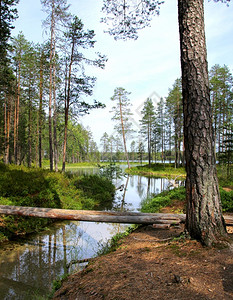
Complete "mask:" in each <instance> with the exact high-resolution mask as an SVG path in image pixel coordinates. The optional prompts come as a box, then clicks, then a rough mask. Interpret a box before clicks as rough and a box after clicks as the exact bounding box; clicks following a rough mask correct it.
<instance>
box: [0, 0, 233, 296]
mask: <svg viewBox="0 0 233 300" xmlns="http://www.w3.org/2000/svg"><path fill="white" fill-rule="evenodd" d="M214 2H222V3H220V4H221V5H224V4H227V6H229V2H230V0H214ZM18 4H19V0H3V1H0V204H1V205H0V206H1V208H0V209H1V216H0V242H1V243H2V244H1V247H0V256H1V257H3V259H2V261H1V262H0V268H1V271H2V270H4V271H2V274H1V281H0V290H1V293H3V295H7V296H8V295H16V296H19V295H23V296H24V297H26V298H25V299H27V296H29V295H30V297H31V298H33V299H42V298H43V299H47V298H48V297H50V298H51V297H54V299H56V297H57V299H60V296H62V297H63V296H64V299H71V298H72V299H75V298H77V297H79V296H80V297H81V298H82V299H89V298H90V299H92V298H93V299H113V298H114V299H115V298H116V299H126V298H127V299H145V297H147V298H148V299H154V296H156V297H157V294H155V292H156V293H157V292H158V295H159V297H160V299H171V298H172V297H174V295H176V296H177V297H178V298H179V299H188V298H190V299H202V298H203V299H207V298H208V299H210V298H211V299H212V298H213V299H228V298H227V297H228V296H232V291H233V289H232V287H233V282H232V265H233V264H232V215H231V213H232V209H233V207H232V203H233V202H232V199H233V198H232V197H233V191H232V189H233V182H232V173H233V172H232V170H233V75H232V70H231V67H229V66H228V65H227V64H218V62H217V61H216V63H215V64H214V65H213V66H210V67H208V64H207V47H206V38H205V26H204V1H203V0H190V1H189V0H184V1H183V0H182V1H180V0H178V27H179V28H178V30H179V44H180V62H181V63H180V64H181V77H180V78H176V79H175V80H174V83H173V85H171V86H169V87H167V88H168V92H167V95H166V96H164V97H159V99H157V100H156V101H155V100H154V99H153V98H152V97H151V98H150V97H148V98H147V99H144V101H143V100H142V102H141V103H142V105H141V106H140V118H139V120H138V123H137V124H136V122H135V119H134V117H135V116H134V113H133V110H132V107H133V103H134V102H136V100H135V98H134V97H133V96H131V93H132V92H133V91H132V90H128V87H127V90H126V87H124V86H122V85H118V84H116V86H115V89H114V91H113V92H112V96H111V97H109V103H111V104H112V108H111V110H110V111H109V109H107V107H106V104H105V103H102V102H101V97H99V100H93V99H94V98H93V97H92V96H93V95H94V94H95V88H96V83H97V82H98V76H92V75H90V74H91V71H92V70H94V69H97V70H101V69H104V68H106V66H107V64H108V59H109V57H107V55H106V54H104V53H100V52H96V51H95V50H96V43H98V39H97V38H96V33H95V31H94V30H93V29H95V28H90V29H86V28H87V27H88V24H84V23H83V21H82V20H81V19H80V18H79V16H76V15H73V14H72V13H71V9H70V5H69V4H68V1H66V0H40V4H41V8H42V10H43V13H44V15H45V18H44V20H43V21H42V30H43V31H44V33H45V35H46V37H47V38H46V39H45V41H44V42H43V43H35V42H33V41H30V40H28V39H27V38H26V35H25V34H24V32H23V31H21V32H19V33H18V34H17V35H15V36H14V35H13V34H12V31H13V29H14V21H15V20H16V19H17V18H18V13H17V5H18ZM215 4H216V3H215ZM162 5H163V1H153V0H151V1H147V0H142V1H134V0H132V1H120V0H119V1H118V0H111V1H109V0H102V12H103V13H104V14H105V17H104V18H102V20H101V22H103V23H105V24H106V25H107V26H109V28H108V31H106V33H108V34H109V35H110V36H112V37H113V38H114V39H115V41H116V42H117V41H118V40H120V39H123V40H124V41H127V40H129V39H132V40H136V39H137V38H138V37H139V36H138V30H140V29H144V28H146V27H148V26H149V25H150V22H151V20H152V16H154V15H159V14H160V7H161V6H162ZM86 26H87V27H86ZM102 43H103V41H102ZM103 49H106V48H103ZM123 52H124V51H122V53H123ZM115 63H117V64H118V63H120V62H115ZM150 64H151V62H150ZM135 65H136V62H135ZM151 65H152V64H151ZM152 67H153V68H155V67H156V66H155V65H154V66H152ZM152 67H151V68H152ZM131 72H132V75H133V72H134V70H132V71H131ZM138 72H139V71H138ZM93 73H94V71H93ZM94 74H95V73H94ZM97 74H98V73H97ZM138 76H139V77H140V78H141V73H140V72H139V75H138ZM177 77H178V76H177ZM174 78H175V77H174ZM142 85H143V83H142ZM155 89H156V88H155ZM90 99H91V100H90ZM93 110H94V111H95V110H103V112H104V113H105V115H108V114H109V115H111V121H112V124H111V126H110V125H109V124H105V128H106V130H105V131H104V132H101V138H100V140H99V141H97V140H96V136H94V134H93V133H92V131H91V129H90V127H88V126H84V125H82V122H81V120H82V116H85V115H87V114H89V113H90V112H91V111H93ZM93 118H94V117H93ZM135 124H136V125H137V126H135ZM108 125H109V126H108ZM112 125H113V126H112ZM96 127H98V123H96ZM110 128H113V131H111V132H110ZM126 163H127V166H126ZM134 163H135V165H136V166H134ZM77 166H88V167H90V168H83V169H81V168H79V169H78V168H77V169H75V168H76V167H77ZM86 169H88V170H86ZM13 206H14V208H15V209H16V211H17V212H16V216H15V215H13V213H12V212H13ZM25 207H27V209H28V207H29V208H30V209H31V210H34V211H36V210H37V211H40V210H44V209H45V210H46V211H48V212H51V211H52V210H53V208H54V209H58V210H59V211H60V212H61V210H60V209H63V210H66V209H69V210H72V209H75V210H79V211H80V210H87V212H86V213H87V215H88V214H91V212H90V210H95V211H92V213H93V215H98V214H100V212H99V210H102V211H105V212H106V211H108V212H107V213H109V214H110V215H111V214H112V215H113V214H114V213H116V214H117V213H118V212H120V213H121V214H123V215H124V216H126V218H127V216H130V214H131V215H134V214H135V216H136V214H137V213H140V214H141V215H142V214H143V213H145V214H146V218H147V217H148V218H149V217H151V216H152V215H151V214H150V213H153V214H154V213H157V215H158V218H157V221H153V222H155V224H154V223H153V224H152V225H151V223H148V221H147V222H145V223H146V225H145V226H144V225H142V224H140V225H139V227H137V226H136V227H131V228H129V229H128V231H127V230H126V227H124V226H122V225H123V224H122V223H120V221H118V223H119V224H118V223H117V224H111V226H110V224H109V223H107V221H102V220H101V221H100V222H99V221H98V220H99V219H96V220H97V221H96V222H93V221H92V222H90V223H88V222H83V219H79V221H78V222H76V221H74V217H72V216H73V212H72V213H70V216H71V217H70V218H69V217H67V215H66V216H65V217H66V221H65V222H61V223H60V222H58V220H56V215H55V221H54V222H53V221H51V220H50V219H49V218H50V217H49V218H48V217H47V216H44V215H37V217H35V215H34V216H32V215H27V214H22V213H21V212H22V211H24V210H27V209H25ZM4 209H7V211H6V210H4ZM96 210H97V211H96ZM113 212H114V213H113ZM178 214H179V220H178V221H177V218H178ZM165 215H166V217H167V218H168V219H169V215H172V217H171V219H169V221H168V220H167V219H166V217H165ZM38 216H40V217H38ZM181 216H182V217H181ZM41 217H42V218H41ZM53 217H54V216H53ZM180 217H181V218H180ZM72 218H73V219H72ZM93 218H94V217H93ZM93 220H95V219H93ZM174 220H176V221H174ZM226 220H227V221H226ZM137 221H138V220H137ZM121 222H122V221H121ZM167 222H169V224H168V223H167ZM87 223H88V224H87ZM99 223H101V224H99ZM124 223H127V221H125V222H124ZM137 223H138V222H137ZM89 224H90V225H89ZM89 226H90V227H89ZM125 230H126V231H125ZM105 235H106V239H107V242H106V243H105ZM110 238H112V239H110ZM4 243H5V244H4ZM9 245H11V247H9ZM103 254H105V255H103ZM28 257H29V259H27V258H28ZM92 260H93V261H92ZM83 262H85V263H86V262H87V265H86V266H84V269H83V271H81V272H77V270H81V269H78V268H79V265H80V263H83ZM73 265H75V268H74V269H73V271H74V273H73V275H72V276H70V277H69V275H70V274H71V273H72V272H71V269H72V267H73ZM77 265H78V268H76V267H77ZM33 266H35V267H36V269H35V270H36V271H35V270H34V269H33V268H32V267H33ZM38 266H39V268H38ZM48 266H49V268H48ZM15 270H16V271H15ZM112 270H114V272H113V271H112ZM46 272H47V273H46ZM44 274H45V275H44ZM58 274H60V275H61V276H62V279H57V280H56V281H55V283H54V288H53V290H51V292H52V296H51V295H50V296H48V291H49V290H50V287H51V284H52V281H53V280H54V279H56V278H57V275H58ZM203 274H204V275H203ZM48 278H49V279H48ZM64 278H66V280H63V279H64ZM122 279H123V280H122ZM110 281H111V282H110ZM135 283H137V285H135ZM55 290H58V291H57V292H56V293H55V294H54V292H55ZM4 293H5V294H4ZM37 293H38V294H37ZM190 295H191V296H190ZM38 297H39V298H38ZM40 297H42V298H40ZM44 297H46V298H44ZM224 297H225V298H224Z"/></svg>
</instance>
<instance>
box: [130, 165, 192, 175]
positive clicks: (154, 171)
mask: <svg viewBox="0 0 233 300" xmlns="http://www.w3.org/2000/svg"><path fill="white" fill-rule="evenodd" d="M126 172H127V173H128V174H131V175H145V176H154V177H174V176H179V178H185V177H186V173H185V169H184V168H182V167H181V168H174V164H162V163H156V164H151V166H149V165H144V166H136V167H132V168H131V169H127V170H126Z"/></svg>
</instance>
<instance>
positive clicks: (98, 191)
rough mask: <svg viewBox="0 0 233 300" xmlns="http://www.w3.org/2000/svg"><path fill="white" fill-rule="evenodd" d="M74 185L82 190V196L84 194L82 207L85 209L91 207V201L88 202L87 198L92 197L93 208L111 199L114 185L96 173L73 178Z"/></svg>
mask: <svg viewBox="0 0 233 300" xmlns="http://www.w3.org/2000/svg"><path fill="white" fill-rule="evenodd" d="M74 185H75V186H76V187H77V189H81V190H82V191H83V196H85V201H84V202H83V207H84V208H85V209H91V208H93V201H92V202H90V200H89V201H88V199H93V200H94V208H97V207H98V206H100V205H104V204H106V202H109V201H111V200H113V196H114V194H115V187H114V185H113V184H112V183H111V181H110V180H109V179H107V178H105V177H100V176H98V175H83V176H81V177H79V178H78V179H75V180H74Z"/></svg>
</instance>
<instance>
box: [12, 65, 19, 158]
mask: <svg viewBox="0 0 233 300" xmlns="http://www.w3.org/2000/svg"><path fill="white" fill-rule="evenodd" d="M20 78H21V60H20V61H19V68H18V80H17V83H18V84H17V94H16V98H15V100H16V101H15V116H14V118H15V119H14V160H15V164H18V163H19V159H18V133H19V102H20Z"/></svg>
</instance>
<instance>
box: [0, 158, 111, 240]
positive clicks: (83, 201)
mask: <svg viewBox="0 0 233 300" xmlns="http://www.w3.org/2000/svg"><path fill="white" fill-rule="evenodd" d="M114 192H115V188H114V186H113V184H112V183H111V181H109V180H108V179H106V178H102V177H100V176H97V175H90V176H81V177H78V176H77V175H75V174H67V175H66V174H63V173H60V172H57V173H55V172H50V171H49V170H43V169H38V168H31V169H28V168H26V167H23V166H14V165H7V166H6V165H4V164H3V163H0V204H1V205H16V206H31V207H48V208H65V209H94V208H99V206H100V205H102V204H104V205H106V203H111V202H112V200H113V195H114ZM0 221H1V222H0V237H1V240H2V239H3V238H2V236H3V235H4V236H7V237H8V238H11V237H12V236H13V235H14V234H24V233H30V232H33V231H38V230H41V228H43V227H45V226H46V225H47V224H49V223H51V222H52V221H51V219H44V218H43V219H42V218H32V217H31V218H30V217H18V216H5V217H2V218H0Z"/></svg>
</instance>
